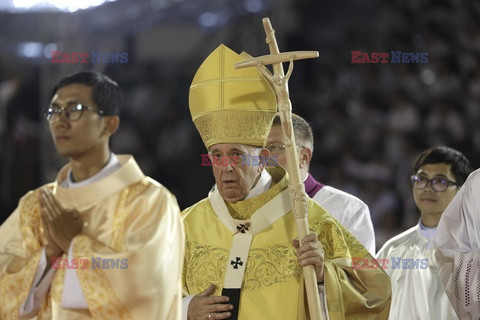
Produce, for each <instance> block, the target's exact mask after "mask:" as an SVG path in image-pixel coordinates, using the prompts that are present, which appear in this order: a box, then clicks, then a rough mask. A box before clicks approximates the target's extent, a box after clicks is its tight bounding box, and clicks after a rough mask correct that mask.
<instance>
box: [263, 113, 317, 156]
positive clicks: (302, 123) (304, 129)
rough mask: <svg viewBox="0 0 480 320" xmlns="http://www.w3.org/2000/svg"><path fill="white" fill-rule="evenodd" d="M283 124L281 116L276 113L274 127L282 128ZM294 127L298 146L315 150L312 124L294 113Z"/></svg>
mask: <svg viewBox="0 0 480 320" xmlns="http://www.w3.org/2000/svg"><path fill="white" fill-rule="evenodd" d="M281 124H282V123H281V120H280V114H279V113H276V114H275V118H273V123H272V126H280V125H281ZM292 125H293V134H294V135H295V142H296V143H297V145H303V146H305V147H309V148H310V149H312V150H313V132H312V127H311V126H310V124H309V123H308V122H307V121H306V120H305V119H303V118H302V117H300V116H299V115H297V114H295V113H292Z"/></svg>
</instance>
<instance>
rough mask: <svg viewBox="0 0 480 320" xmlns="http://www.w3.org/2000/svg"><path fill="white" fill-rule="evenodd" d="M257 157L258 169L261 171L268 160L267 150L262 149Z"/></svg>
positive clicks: (268, 152) (268, 153)
mask: <svg viewBox="0 0 480 320" xmlns="http://www.w3.org/2000/svg"><path fill="white" fill-rule="evenodd" d="M259 156H260V165H259V168H260V171H261V169H263V168H264V167H265V166H266V165H267V163H268V162H269V160H270V150H268V149H267V148H262V151H260V155H259Z"/></svg>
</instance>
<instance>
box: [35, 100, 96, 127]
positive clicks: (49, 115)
mask: <svg viewBox="0 0 480 320" xmlns="http://www.w3.org/2000/svg"><path fill="white" fill-rule="evenodd" d="M84 110H92V111H95V112H96V113H98V114H99V115H101V116H103V115H104V114H105V111H103V110H100V109H98V108H96V107H89V106H84V105H83V104H81V103H78V104H74V105H71V106H69V107H66V108H63V107H62V108H58V107H53V106H50V107H48V108H47V109H46V110H45V111H44V112H43V113H44V116H45V119H47V120H48V121H49V122H50V123H54V122H57V121H58V120H59V119H60V117H61V116H62V112H64V111H65V116H66V117H67V119H68V121H70V122H75V121H78V120H79V119H80V118H81V117H82V114H83V111H84Z"/></svg>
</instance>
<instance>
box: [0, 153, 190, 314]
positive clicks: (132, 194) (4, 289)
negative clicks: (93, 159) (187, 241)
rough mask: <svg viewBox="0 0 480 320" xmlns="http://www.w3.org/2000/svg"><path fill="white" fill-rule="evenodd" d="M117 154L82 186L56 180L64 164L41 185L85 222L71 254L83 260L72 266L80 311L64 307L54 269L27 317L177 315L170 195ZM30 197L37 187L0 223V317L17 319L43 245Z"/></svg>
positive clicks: (177, 267)
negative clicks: (113, 165)
mask: <svg viewBox="0 0 480 320" xmlns="http://www.w3.org/2000/svg"><path fill="white" fill-rule="evenodd" d="M118 159H119V160H120V163H121V164H122V166H121V167H120V168H119V169H118V170H116V171H115V172H114V173H111V174H110V175H108V176H106V177H105V178H103V179H101V180H99V181H96V182H93V183H92V184H89V185H87V186H84V187H79V188H76V189H66V188H63V187H61V186H60V183H61V182H62V181H63V180H64V179H66V175H67V172H68V171H69V165H67V166H65V167H64V168H63V169H62V170H61V171H60V173H59V174H58V177H57V180H56V181H55V182H54V183H51V184H48V185H46V187H47V188H50V189H51V190H52V191H53V193H54V194H55V196H56V198H57V199H58V200H59V201H60V203H61V204H62V205H63V206H64V207H66V208H75V209H77V210H78V211H79V212H80V213H81V216H82V218H83V220H84V221H85V223H86V224H85V227H84V229H83V233H82V234H80V235H78V236H76V237H75V238H74V239H73V241H72V243H71V252H72V255H73V258H77V259H86V260H87V261H88V266H87V267H86V268H76V269H75V271H76V275H77V277H78V280H79V283H80V287H81V292H82V293H83V296H84V298H85V300H86V302H87V307H88V309H81V308H76V309H69V308H67V307H65V305H64V303H62V295H63V291H64V290H67V291H68V290H70V288H65V287H64V283H65V281H64V279H65V274H66V271H67V270H66V269H57V270H55V274H54V276H53V280H52V283H51V286H50V288H49V291H48V292H47V295H46V297H45V299H44V300H43V302H42V303H41V306H40V309H39V311H38V312H37V314H36V316H35V317H34V319H63V320H64V319H69V320H72V319H141V320H144V319H166V320H167V319H168V320H170V319H179V318H180V312H181V280H180V279H181V274H180V272H181V269H182V263H183V244H184V239H183V226H182V223H181V221H180V218H179V208H178V205H177V201H176V199H175V197H174V196H173V195H172V194H171V193H170V192H169V191H168V190H167V189H166V188H165V187H163V186H162V185H160V184H159V183H158V182H156V181H154V180H152V179H150V178H148V177H146V176H145V175H144V174H143V173H142V171H141V170H140V168H139V167H138V165H137V164H136V162H135V160H134V159H133V157H131V156H118ZM38 197H39V190H34V191H31V192H29V193H28V194H26V195H25V196H24V197H23V198H22V199H21V200H20V203H19V206H18V208H17V209H16V210H15V211H14V213H13V214H12V215H11V216H10V217H9V218H8V219H7V221H6V222H5V223H4V224H3V225H2V226H1V227H0V272H1V273H0V319H18V316H19V309H20V306H21V305H22V303H23V302H24V301H25V299H26V297H27V295H28V293H29V291H30V289H31V285H32V281H33V279H34V277H35V272H36V270H37V266H38V264H39V261H40V258H41V256H42V254H43V247H45V245H46V239H45V237H44V236H43V225H42V220H41V216H40V206H39V201H38ZM62 258H67V255H66V254H64V255H63V257H62ZM109 259H113V260H109ZM117 259H119V260H117ZM93 260H94V261H93ZM99 261H101V262H100V263H98V262H99ZM111 261H121V263H120V264H115V263H112V262H111ZM92 262H96V263H97V265H96V266H95V265H94V264H92ZM99 266H100V267H99ZM68 271H70V270H68Z"/></svg>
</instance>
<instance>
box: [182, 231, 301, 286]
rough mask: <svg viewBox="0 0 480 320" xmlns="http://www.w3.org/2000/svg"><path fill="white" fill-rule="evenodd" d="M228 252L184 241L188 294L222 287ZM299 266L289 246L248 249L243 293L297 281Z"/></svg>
mask: <svg viewBox="0 0 480 320" xmlns="http://www.w3.org/2000/svg"><path fill="white" fill-rule="evenodd" d="M228 255H229V250H227V249H225V248H216V247H212V246H210V245H204V244H201V243H199V242H197V241H194V240H189V239H187V247H186V253H185V261H186V263H185V266H186V273H185V279H186V283H187V285H188V287H189V289H190V290H192V289H193V290H200V289H201V291H203V290H205V288H207V287H208V285H209V284H210V283H214V284H216V285H217V287H223V281H224V279H225V269H226V264H227V259H228ZM301 274H302V270H301V267H300V266H299V265H298V262H297V258H296V257H295V254H294V251H293V247H292V245H291V243H290V242H284V243H280V244H275V245H272V246H269V247H266V248H251V249H250V252H249V255H248V261H247V265H246V269H245V277H244V279H243V284H242V289H246V290H254V289H258V288H263V287H268V286H271V285H274V284H277V283H283V282H286V281H287V280H289V279H291V278H292V277H295V278H297V279H299V278H300V276H301Z"/></svg>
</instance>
